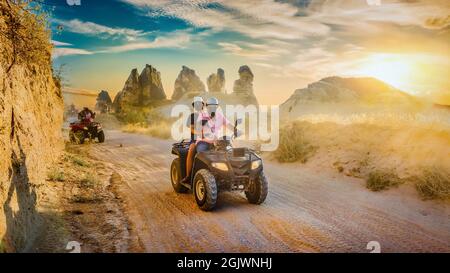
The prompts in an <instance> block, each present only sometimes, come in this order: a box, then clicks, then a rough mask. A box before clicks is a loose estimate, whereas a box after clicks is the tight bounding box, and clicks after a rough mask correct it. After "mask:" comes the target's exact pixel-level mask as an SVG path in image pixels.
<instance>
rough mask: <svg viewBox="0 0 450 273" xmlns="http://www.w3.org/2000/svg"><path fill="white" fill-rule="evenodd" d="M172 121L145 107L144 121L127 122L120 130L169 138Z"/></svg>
mask: <svg viewBox="0 0 450 273" xmlns="http://www.w3.org/2000/svg"><path fill="white" fill-rule="evenodd" d="M172 123H173V120H171V119H168V118H165V117H163V116H162V115H161V114H159V113H158V112H156V111H154V110H152V109H150V110H149V109H146V110H145V122H137V123H133V122H130V123H127V124H126V125H124V126H123V127H122V131H124V132H127V133H137V134H143V135H150V136H153V137H157V138H162V139H169V138H170V137H171V129H172Z"/></svg>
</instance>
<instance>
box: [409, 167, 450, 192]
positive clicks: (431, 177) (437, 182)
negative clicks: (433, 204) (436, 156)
mask: <svg viewBox="0 0 450 273" xmlns="http://www.w3.org/2000/svg"><path fill="white" fill-rule="evenodd" d="M415 180H416V183H415V186H416V189H417V191H418V192H419V194H420V196H422V197H423V198H424V199H447V200H449V199H450V172H449V171H448V170H443V169H438V168H428V169H425V170H424V171H423V173H422V175H420V176H417V177H415Z"/></svg>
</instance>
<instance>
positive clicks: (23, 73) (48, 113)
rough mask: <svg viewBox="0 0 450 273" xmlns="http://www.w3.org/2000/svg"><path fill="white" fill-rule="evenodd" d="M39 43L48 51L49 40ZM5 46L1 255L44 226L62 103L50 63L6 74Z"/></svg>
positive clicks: (2, 56)
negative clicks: (45, 192)
mask: <svg viewBox="0 0 450 273" xmlns="http://www.w3.org/2000/svg"><path fill="white" fill-rule="evenodd" d="M3 2H4V1H3ZM2 5H3V3H0V6H2ZM11 5H13V3H11ZM2 8H4V9H9V7H6V6H2ZM0 17H1V16H0ZM5 28H6V23H5V21H4V20H1V19H0V29H5ZM23 30H24V31H30V30H29V29H28V28H27V27H25V28H24V29H23ZM39 42H42V43H47V44H48V47H49V49H50V48H51V47H50V40H42V41H39ZM10 45H11V42H10V41H8V40H7V38H6V37H5V36H3V35H0V48H2V52H1V53H0V90H1V91H0V206H1V210H0V244H1V248H2V250H3V251H5V250H6V251H8V252H27V251H30V250H31V248H32V246H33V243H34V242H35V239H36V238H37V236H38V235H39V234H41V229H42V227H43V225H42V224H43V215H42V214H43V213H42V211H39V208H38V206H39V205H40V202H41V201H42V199H43V195H42V194H41V189H42V188H45V185H46V178H47V170H48V168H49V167H51V166H52V165H53V163H54V162H55V161H56V159H57V158H58V157H59V155H60V152H61V151H62V148H63V140H62V136H61V126H62V121H63V99H62V93H61V87H60V84H59V82H58V81H57V80H55V79H54V78H53V75H52V68H51V65H50V63H48V64H47V65H44V64H39V65H38V64H22V63H16V64H15V65H14V66H12V67H11V69H9V71H8V67H9V65H10V64H11V59H12V56H13V54H14V51H13V49H12V48H11V46H10ZM39 53H40V54H48V56H50V53H51V52H50V51H49V52H39ZM0 251H1V250H0Z"/></svg>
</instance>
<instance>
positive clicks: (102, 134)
mask: <svg viewBox="0 0 450 273" xmlns="http://www.w3.org/2000/svg"><path fill="white" fill-rule="evenodd" d="M97 138H98V142H99V143H103V142H105V132H103V131H100V132H99V133H98V135H97Z"/></svg>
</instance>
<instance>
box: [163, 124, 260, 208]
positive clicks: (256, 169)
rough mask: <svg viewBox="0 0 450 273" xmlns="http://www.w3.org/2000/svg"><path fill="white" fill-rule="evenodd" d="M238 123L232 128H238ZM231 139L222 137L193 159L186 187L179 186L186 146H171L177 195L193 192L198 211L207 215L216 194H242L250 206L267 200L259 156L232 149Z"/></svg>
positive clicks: (171, 171)
mask: <svg viewBox="0 0 450 273" xmlns="http://www.w3.org/2000/svg"><path fill="white" fill-rule="evenodd" d="M238 122H240V121H237V122H236V124H235V128H236V126H237V124H238ZM236 133H237V130H235V134H234V136H233V137H231V138H230V137H224V138H223V139H221V140H217V141H216V142H215V143H214V147H213V148H212V149H211V150H209V151H206V152H200V153H197V154H196V155H195V158H194V164H193V167H192V171H191V180H190V181H189V183H181V180H182V178H183V177H185V175H186V158H187V152H188V150H189V142H186V141H184V140H183V141H181V142H178V143H175V144H173V145H172V154H174V155H176V156H177V158H175V159H174V160H173V161H172V165H171V167H170V177H171V181H172V186H173V188H174V190H175V192H177V193H185V192H187V191H188V190H192V192H193V194H194V197H195V201H196V202H197V205H198V206H199V207H200V209H202V210H205V211H209V210H212V209H214V207H215V206H216V203H217V193H218V191H243V192H245V196H246V197H247V200H248V201H249V202H250V203H251V204H258V205H259V204H261V203H263V202H264V200H265V199H266V197H267V193H268V181H267V178H266V176H265V175H264V172H263V163H262V159H261V157H260V156H258V155H257V154H256V152H255V151H253V150H252V149H249V148H233V146H232V140H233V138H234V137H235V136H236Z"/></svg>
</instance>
